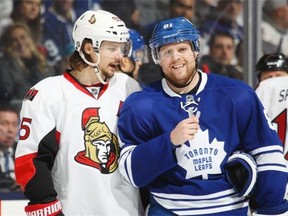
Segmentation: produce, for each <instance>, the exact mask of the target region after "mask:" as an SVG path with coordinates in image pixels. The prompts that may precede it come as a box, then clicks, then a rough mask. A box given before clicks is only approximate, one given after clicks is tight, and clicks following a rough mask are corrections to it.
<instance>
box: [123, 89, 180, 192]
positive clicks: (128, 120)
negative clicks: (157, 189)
mask: <svg viewBox="0 0 288 216" xmlns="http://www.w3.org/2000/svg"><path fill="white" fill-rule="evenodd" d="M138 97H141V96H140V94H138V93H134V94H132V95H131V97H128V99H127V100H126V101H125V102H124V105H123V107H122V109H121V112H120V117H119V121H118V130H119V142H120V146H121V155H120V160H119V170H120V172H121V174H122V175H123V176H124V177H125V179H126V180H127V181H129V182H130V183H131V184H132V185H134V186H137V187H143V186H146V185H148V184H149V183H150V182H152V181H153V180H154V179H155V178H156V177H157V176H159V175H160V174H162V173H164V172H165V171H167V170H169V169H171V168H172V167H174V166H176V165H177V163H176V158H175V153H174V152H175V149H174V147H173V144H172V143H171V141H170V134H168V133H164V134H163V135H160V136H156V137H155V138H151V137H150V136H151V134H153V133H154V132H153V130H154V129H153V128H154V127H155V125H154V122H153V117H152V115H153V114H152V110H153V105H154V103H153V102H151V101H150V100H141V102H140V101H138V100H137V98H138ZM132 104H133V106H131V105H132ZM155 164H157V166H155Z"/></svg>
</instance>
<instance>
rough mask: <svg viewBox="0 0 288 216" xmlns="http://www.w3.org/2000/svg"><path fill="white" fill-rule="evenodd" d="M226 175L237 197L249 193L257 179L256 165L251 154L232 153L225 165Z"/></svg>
mask: <svg viewBox="0 0 288 216" xmlns="http://www.w3.org/2000/svg"><path fill="white" fill-rule="evenodd" d="M225 169H226V176H227V179H228V181H229V183H230V184H232V185H233V187H234V189H235V191H237V192H238V197H246V196H249V195H251V193H252V191H253V188H254V186H255V183H256V179H257V165H256V162H255V161H254V159H253V158H252V156H250V155H249V154H247V153H245V152H240V151H237V152H235V153H233V154H232V155H231V156H230V157H229V158H228V161H227V164H226V165H225Z"/></svg>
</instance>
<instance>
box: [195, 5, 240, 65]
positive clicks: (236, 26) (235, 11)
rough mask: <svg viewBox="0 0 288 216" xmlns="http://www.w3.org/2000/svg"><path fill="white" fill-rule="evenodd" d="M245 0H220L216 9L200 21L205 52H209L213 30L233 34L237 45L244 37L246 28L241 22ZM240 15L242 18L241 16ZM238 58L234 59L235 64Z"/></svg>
mask: <svg viewBox="0 0 288 216" xmlns="http://www.w3.org/2000/svg"><path fill="white" fill-rule="evenodd" d="M242 12H243V0H219V1H218V3H217V6H216V8H215V10H214V11H211V12H210V13H209V14H208V15H207V17H206V20H203V21H201V22H199V30H200V33H201V38H200V46H201V50H202V53H203V54H207V53H208V52H209V47H208V44H207V43H208V41H209V38H210V35H212V34H213V32H218V31H221V32H228V33H230V34H231V35H233V38H234V40H235V46H237V45H238V43H239V42H240V41H242V40H243V38H244V28H243V23H242V22H241V20H242V19H241V15H242ZM239 17H240V18H239ZM234 63H237V59H236V58H235V59H233V64H234Z"/></svg>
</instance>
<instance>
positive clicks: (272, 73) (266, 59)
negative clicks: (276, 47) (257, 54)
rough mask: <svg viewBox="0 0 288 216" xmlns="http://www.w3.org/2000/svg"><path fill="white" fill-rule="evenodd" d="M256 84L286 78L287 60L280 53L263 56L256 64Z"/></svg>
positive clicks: (287, 71) (287, 72)
mask: <svg viewBox="0 0 288 216" xmlns="http://www.w3.org/2000/svg"><path fill="white" fill-rule="evenodd" d="M256 73H257V78H258V84H259V83H260V82H262V81H263V80H266V79H269V78H273V77H280V76H287V75H288V59H287V56H285V55H284V54H282V53H271V54H264V55H263V56H262V57H261V58H260V59H259V60H258V62H257V64H256Z"/></svg>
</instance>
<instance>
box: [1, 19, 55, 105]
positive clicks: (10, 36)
mask: <svg viewBox="0 0 288 216" xmlns="http://www.w3.org/2000/svg"><path fill="white" fill-rule="evenodd" d="M1 47H3V56H2V57H0V103H7V102H10V103H15V104H16V105H17V106H19V108H20V106H21V103H22V99H23V98H24V96H25V94H26V93H27V91H28V90H29V89H30V87H31V86H32V85H34V84H35V83H36V82H38V81H40V80H41V79H43V78H44V77H47V76H50V75H53V74H54V73H53V70H52V69H51V68H50V67H48V65H47V62H46V59H45V56H44V55H43V54H42V53H40V52H39V51H38V49H37V48H36V44H35V43H34V40H33V38H32V35H31V32H30V30H29V28H28V27H27V26H26V25H25V24H23V23H14V24H12V25H10V26H9V27H7V28H6V29H5V31H4V33H3V35H2V38H1Z"/></svg>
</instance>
